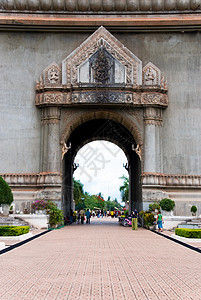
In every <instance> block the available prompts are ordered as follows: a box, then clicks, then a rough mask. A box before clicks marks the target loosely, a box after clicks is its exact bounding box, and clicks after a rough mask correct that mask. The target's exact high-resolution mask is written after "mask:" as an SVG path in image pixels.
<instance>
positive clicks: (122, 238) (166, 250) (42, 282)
mask: <svg viewBox="0 0 201 300" xmlns="http://www.w3.org/2000/svg"><path fill="white" fill-rule="evenodd" d="M10 299H16V300H31V299H35V300H42V299H50V300H53V299H59V300H62V299H65V300H76V299H80V300H81V299H82V300H100V299H103V300H123V299H126V300H134V299H142V300H144V299H150V300H151V299H167V300H171V299H173V300H175V299H182V300H186V299H192V300H201V254H200V253H197V252H195V251H193V250H190V249H187V248H185V247H183V246H181V245H178V244H177V243H175V242H172V241H170V240H168V239H166V238H164V237H161V236H159V235H157V234H155V233H153V232H151V231H148V230H146V229H141V228H140V229H138V231H132V230H131V228H126V227H122V226H119V225H118V221H117V220H114V219H110V218H108V219H103V220H102V219H92V224H90V225H71V226H67V227H64V228H62V229H60V230H54V231H51V232H49V233H47V234H45V235H43V236H41V237H39V238H37V239H35V240H33V241H31V242H29V243H27V244H25V245H23V246H20V247H18V248H16V249H14V250H12V251H10V252H7V253H5V254H2V255H1V256H0V300H10Z"/></svg>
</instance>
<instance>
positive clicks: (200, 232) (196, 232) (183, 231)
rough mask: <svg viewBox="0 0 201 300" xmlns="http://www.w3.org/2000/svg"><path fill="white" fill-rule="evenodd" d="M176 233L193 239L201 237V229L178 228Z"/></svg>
mask: <svg viewBox="0 0 201 300" xmlns="http://www.w3.org/2000/svg"><path fill="white" fill-rule="evenodd" d="M175 234H176V235H179V236H183V237H186V238H191V239H192V238H194V239H201V229H188V228H176V229H175Z"/></svg>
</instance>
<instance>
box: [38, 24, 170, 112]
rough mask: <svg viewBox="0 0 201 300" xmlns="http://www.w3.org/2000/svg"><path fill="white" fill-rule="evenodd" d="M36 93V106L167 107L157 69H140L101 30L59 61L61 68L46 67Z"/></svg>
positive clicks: (164, 86) (135, 60) (128, 53)
mask: <svg viewBox="0 0 201 300" xmlns="http://www.w3.org/2000/svg"><path fill="white" fill-rule="evenodd" d="M61 74H62V75H61ZM61 77H62V78H61ZM36 92H37V95H36V105H38V106H65V105H75V104H87V105H89V104H101V105H103V104H112V103H113V104H122V103H125V104H128V105H134V106H137V107H143V106H144V107H147V106H154V107H159V106H160V107H162V108H165V107H167V105H168V97H167V84H166V82H165V79H164V77H162V76H161V72H160V70H159V69H158V68H157V67H156V66H155V65H154V64H152V63H151V62H149V63H148V64H147V65H146V66H145V67H144V68H143V69H142V62H141V61H140V60H139V59H138V58H137V57H136V56H135V55H134V54H132V53H131V51H130V50H128V49H127V48H126V47H124V45H123V44H121V43H120V42H119V41H118V40H117V39H116V38H115V37H114V36H113V35H111V34H110V33H109V32H108V31H107V30H106V29H105V28H103V27H100V28H99V29H98V30H97V31H96V32H94V34H92V35H91V36H90V37H89V38H88V39H87V40H86V41H85V42H84V43H82V44H81V45H80V47H78V48H77V49H76V50H75V51H73V52H72V53H71V54H70V55H69V56H68V57H67V58H66V59H64V60H63V62H62V69H61V67H60V66H59V65H57V64H56V63H55V62H53V63H52V64H50V65H49V66H48V67H47V68H46V69H45V70H44V71H43V76H42V77H41V78H40V80H39V81H38V82H37V84H36Z"/></svg>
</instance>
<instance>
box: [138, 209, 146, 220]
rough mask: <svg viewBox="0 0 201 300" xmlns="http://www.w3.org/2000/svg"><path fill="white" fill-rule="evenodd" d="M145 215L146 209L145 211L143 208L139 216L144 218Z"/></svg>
mask: <svg viewBox="0 0 201 300" xmlns="http://www.w3.org/2000/svg"><path fill="white" fill-rule="evenodd" d="M144 215H145V211H144V210H141V211H140V212H139V216H140V217H141V218H144Z"/></svg>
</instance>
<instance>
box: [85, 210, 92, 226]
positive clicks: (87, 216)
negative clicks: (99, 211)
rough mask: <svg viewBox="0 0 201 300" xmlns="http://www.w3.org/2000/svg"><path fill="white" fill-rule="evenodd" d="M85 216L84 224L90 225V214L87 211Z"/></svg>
mask: <svg viewBox="0 0 201 300" xmlns="http://www.w3.org/2000/svg"><path fill="white" fill-rule="evenodd" d="M85 216H86V218H87V221H86V224H90V218H91V213H90V211H89V209H87V211H86V213H85Z"/></svg>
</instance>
